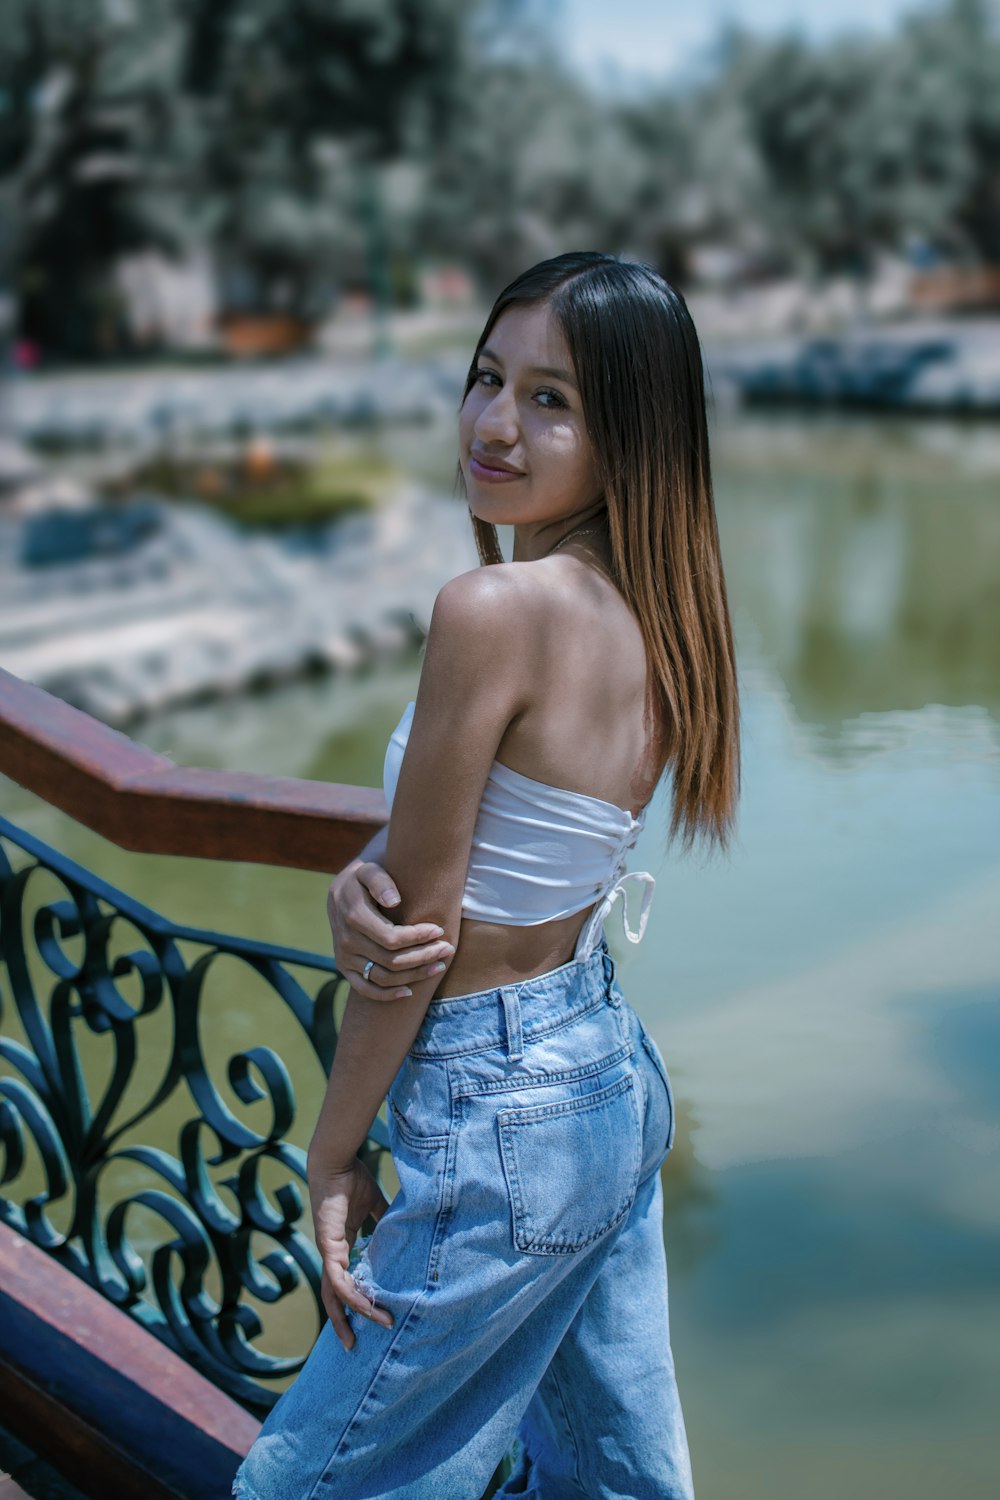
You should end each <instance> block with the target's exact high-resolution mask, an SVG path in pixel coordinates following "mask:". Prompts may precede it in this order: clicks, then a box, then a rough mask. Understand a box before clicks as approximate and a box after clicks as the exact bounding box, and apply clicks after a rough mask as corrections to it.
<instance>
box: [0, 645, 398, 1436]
mask: <svg viewBox="0 0 1000 1500" xmlns="http://www.w3.org/2000/svg"><path fill="white" fill-rule="evenodd" d="M0 772H3V773H5V774H7V775H9V776H11V777H13V779H15V780H17V781H19V782H21V783H22V784H23V785H25V786H27V787H29V788H30V789H31V790H33V791H35V792H37V793H38V794H39V795H40V796H42V797H44V798H46V800H48V801H50V802H52V803H54V804H55V805H56V806H59V807H61V808H63V809H64V810H66V811H67V812H69V813H71V814H72V816H73V817H75V818H77V819H78V820H80V821H82V822H84V823H86V824H87V825H88V826H90V827H92V828H95V829H96V830H97V831H99V832H101V833H103V834H104V835H105V836H106V837H109V838H111V839H113V840H114V841H115V842H117V843H119V844H122V845H123V846H124V847H127V848H130V849H142V850H145V851H148V852H160V853H186V854H196V855H201V856H203V857H207V858H214V859H232V860H250V861H254V862H258V863H264V864H282V865H291V866H294V867H297V868H305V869H328V870H330V871H331V872H332V871H333V870H335V869H337V868H338V866H339V865H340V864H342V863H344V862H345V861H346V860H347V859H348V858H350V857H351V855H353V854H354V853H356V852H357V849H358V848H359V847H360V845H361V844H362V843H363V842H364V839H365V838H366V837H367V836H368V834H369V833H370V832H371V831H372V830H373V829H374V828H376V827H378V826H379V824H380V823H381V822H383V821H384V818H385V806H384V801H383V799H382V797H381V794H380V793H378V792H374V791H371V790H369V789H367V788H354V787H339V786H333V785H328V784H326V783H319V782H300V781H294V780H291V779H288V778H268V777H261V776H250V775H243V774H241V773H226V772H220V771H211V772H210V771H199V770H183V769H180V768H178V767H176V766H174V765H173V764H172V763H171V762H170V761H167V760H166V759H165V758H164V757H162V756H158V755H154V754H153V752H151V751H149V750H147V749H144V748H143V747H141V746H138V745H134V744H133V743H132V742H131V741H129V740H127V739H126V738H125V737H124V736H122V735H120V734H118V733H117V732H116V731H113V730H110V729H108V728H107V727H106V726H105V725H102V724H100V723H98V722H97V721H95V720H93V719H90V718H89V717H88V716H87V715H86V714H82V713H80V712H79V711H78V710H75V709H73V708H70V707H69V706H68V705H66V704H64V703H62V702H60V701H59V700H57V699H54V698H52V697H50V695H49V694H46V693H44V692H42V691H41V690H40V689H37V688H34V687H31V686H30V685H28V684H26V683H21V682H19V681H18V680H17V679H16V678H13V677H11V676H10V674H9V673H5V672H2V671H0ZM53 885H54V886H55V887H56V890H55V892H54V893H53V889H52V888H53ZM233 965H235V966H236V973H237V974H245V975H246V982H247V984H248V985H251V986H253V987H254V988H255V989H260V988H261V986H263V993H264V995H265V997H266V998H267V1001H268V1005H269V1007H270V1005H271V1004H272V1003H273V1006H274V1011H273V1012H272V1013H271V1014H270V1015H269V1019H268V1021H267V1027H266V1035H265V1036H264V1037H263V1038H262V1039H254V1040H253V1041H252V1042H247V1040H246V1039H245V1038H243V1037H238V1036H236V1035H235V1031H236V1029H237V1028H236V1027H235V1026H234V1022H233V1012H232V1008H231V1006H230V1008H229V1009H228V1010H227V1009H226V1006H227V1003H228V1002H227V1000H226V995H227V993H228V994H229V995H230V998H231V995H232V985H233V980H232V977H231V974H232V967H233ZM220 969H225V970H227V971H229V972H230V979H229V985H228V991H227V986H226V985H225V984H217V983H216V982H215V976H216V975H217V974H218V973H219V971H220ZM346 990H347V984H346V981H345V980H344V979H343V978H342V976H341V975H340V974H339V972H338V970H337V968H336V965H335V963H334V961H333V959H328V958H325V957H323V956H321V955H318V954H314V953H308V952H302V951H299V950H296V949H291V948H281V947H277V946H274V945H270V944H266V943H261V942H256V941H254V940H252V939H247V938H240V937H233V936H228V935H225V934H221V933H217V932H210V931H203V930H200V929H196V928H190V927H182V926H178V925H175V924H173V923H171V922H170V921H168V920H167V919H166V918H164V917H163V916H161V915H159V914H158V913H156V912H154V911H152V910H150V909H149V908H147V907H146V906H143V905H141V904H140V903H139V902H137V901H135V900H133V899H132V898H131V897H130V896H128V895H127V894H126V893H124V892H122V891H119V890H116V889H115V888H114V887H113V886H111V885H109V884H108V883H107V882H105V881H103V880H102V879H101V878H100V877H99V876H97V875H95V874H93V873H92V872H90V871H88V870H86V869H84V868H83V867H81V866H80V865H78V864H75V863H74V862H73V861H72V860H70V859H68V858H66V857H65V856H64V855H63V854H61V853H59V852H58V851H57V850H55V849H52V848H50V847H48V846H47V845H46V844H44V843H42V842H41V840H39V839H37V838H35V837H34V836H33V835H31V834H29V833H26V832H24V831H23V830H21V829H19V828H17V827H16V826H15V825H14V824H13V823H11V822H9V821H8V820H7V819H2V818H0V1064H2V1067H0V1219H2V1220H3V1221H4V1222H5V1223H7V1224H8V1225H10V1226H11V1227H12V1228H14V1229H16V1230H18V1231H19V1232H20V1233H21V1234H23V1235H25V1236H26V1237H27V1238H29V1239H30V1240H32V1241H33V1242H34V1243H35V1244H37V1245H39V1246H41V1247H42V1248H43V1249H45V1250H46V1251H48V1252H49V1253H50V1254H51V1255H53V1256H55V1257H56V1258H57V1259H59V1260H60V1261H62V1262H63V1263H64V1264H66V1265H67V1266H69V1267H70V1268H71V1269H72V1270H73V1271H75V1272H76V1273H77V1274H78V1275H79V1276H81V1277H82V1278H83V1279H84V1280H85V1281H87V1282H88V1283H89V1284H91V1285H92V1286H94V1287H96V1288H97V1289H98V1290H99V1291H101V1292H102V1293H103V1294H104V1295H105V1296H106V1297H108V1298H110V1299H111V1300H112V1301H113V1302H115V1303H116V1304H118V1305H119V1306H120V1307H122V1308H124V1309H125V1310H126V1311H127V1312H128V1313H129V1314H130V1315H131V1316H132V1317H133V1318H135V1319H136V1320H137V1321H138V1322H140V1323H141V1324H142V1325H144V1326H145V1327H146V1328H147V1329H149V1330H150V1331H151V1332H152V1333H154V1334H156V1335H157V1337H159V1338H160V1339H162V1340H164V1341H165V1342H166V1343H167V1344H169V1345H170V1346H171V1347H173V1348H174V1349H175V1350H177V1351H178V1352H179V1353H180V1354H181V1355H183V1356H184V1357H185V1358H186V1359H187V1360H189V1361H190V1362H191V1363H192V1364H194V1365H195V1366H197V1367H198V1368H199V1369H200V1370H202V1371H203V1372H204V1373H205V1374H206V1375H207V1376H208V1377H209V1378H210V1379H211V1380H212V1381H214V1382H215V1383H216V1384H217V1385H219V1386H220V1387H222V1388H223V1389H224V1390H226V1391H227V1392H229V1393H230V1394H231V1395H232V1396H234V1397H235V1398H236V1399H237V1400H239V1401H240V1402H242V1403H243V1404H244V1405H246V1406H248V1407H249V1408H250V1409H251V1410H255V1411H257V1412H263V1411H265V1410H266V1409H267V1408H268V1407H269V1406H270V1405H272V1404H273V1402H274V1400H275V1399H277V1394H278V1393H277V1391H276V1390H275V1389H274V1388H273V1383H274V1382H275V1381H276V1380H277V1379H278V1378H279V1377H284V1376H287V1375H291V1374H294V1372H295V1371H296V1370H297V1369H298V1368H299V1367H300V1366H301V1364H302V1362H303V1361H304V1359H305V1357H306V1355H307V1353H308V1347H306V1348H303V1349H301V1351H294V1352H292V1353H289V1352H287V1351H286V1352H285V1353H283V1354H281V1355H274V1354H268V1353H266V1352H264V1351H263V1350H262V1349H260V1348H259V1347H257V1345H256V1344H255V1340H256V1339H257V1338H258V1337H259V1336H260V1334H261V1331H262V1323H261V1319H260V1316H259V1314H258V1311H257V1310H256V1306H255V1305H254V1304H257V1305H267V1306H273V1305H274V1304H276V1303H281V1302H282V1301H283V1299H286V1298H289V1297H292V1296H293V1295H294V1294H296V1293H300V1294H301V1293H302V1291H303V1290H304V1289H307V1290H306V1295H307V1296H309V1295H311V1298H312V1300H313V1302H314V1304H315V1310H316V1319H317V1332H318V1330H319V1328H320V1327H321V1326H322V1322H323V1320H324V1319H325V1316H326V1314H325V1312H324V1310H323V1307H322V1303H321V1301H320V1275H321V1266H320V1261H319V1257H318V1254H317V1252H316V1249H315V1245H314V1244H313V1242H312V1239H311V1238H310V1236H309V1235H308V1234H307V1233H306V1232H304V1230H303V1216H304V1214H305V1195H304V1185H305V1150H304V1147H303V1145H302V1144H296V1143H295V1142H294V1140H293V1137H294V1136H295V1135H296V1134H299V1135H301V1124H302V1122H301V1121H298V1122H296V1091H295V1087H294V1086H293V1082H292V1078H291V1076H290V1072H289V1069H288V1067H287V1066H286V1063H285V1062H284V1061H283V1060H282V1055H281V1054H282V1050H286V1051H287V1050H288V1049H289V1048H290V1049H291V1050H292V1051H293V1052H297V1053H304V1055H305V1056H306V1057H307V1058H308V1059H309V1060H310V1064H311V1063H315V1068H316V1070H317V1078H316V1080H314V1081H318V1082H319V1083H322V1081H323V1075H325V1074H326V1073H328V1072H329V1069H330V1066H331V1063H332V1060H333V1055H334V1050H335V1048H336V1043H337V1016H338V1009H339V1006H340V1004H341V1002H342V1001H343V1000H344V999H346ZM206 1020H208V1021H209V1026H208V1029H209V1030H211V1032H212V1039H207V1036H206ZM223 1023H224V1025H225V1033H226V1034H225V1038H224V1042H223V1046H222V1048H221V1051H222V1053H223V1054H224V1063H223V1062H221V1061H220V1059H219V1057H218V1056H217V1055H213V1054H218V1053H219V1051H220V1048H219V1044H218V1037H219V1034H220V1028H221V1026H222V1025H223ZM94 1038H98V1039H100V1041H99V1042H98V1043H96V1045H98V1046H100V1047H103V1049H104V1050H105V1051H106V1053H107V1057H105V1058H104V1062H103V1072H104V1074H105V1075H106V1080H105V1082H104V1084H103V1087H101V1086H100V1085H99V1084H98V1085H95V1084H94V1083H93V1081H92V1078H93V1073H94V1069H93V1068H91V1067H86V1066H85V1063H84V1055H85V1053H86V1052H87V1049H88V1046H89V1047H90V1048H93V1046H94V1045H95V1043H94V1041H93V1040H92V1039H94ZM262 1117H263V1118H262ZM154 1121H155V1122H156V1123H155V1125H154V1124H153V1122H154ZM165 1126H166V1129H167V1130H168V1131H175V1132H176V1142H177V1145H176V1150H175V1151H174V1152H171V1151H168V1150H166V1149H164V1148H163V1147H162V1146H154V1145H150V1144H148V1143H147V1142H148V1140H149V1139H154V1138H155V1139H161V1140H162V1139H166V1138H167V1136H166V1135H165V1134H164V1127H165ZM144 1135H145V1136H146V1140H145V1141H144V1139H143V1136H144ZM170 1138H171V1139H172V1138H173V1137H172V1136H171V1137H170ZM387 1152H388V1138H387V1135H386V1131H385V1127H384V1125H383V1124H382V1122H381V1120H380V1119H376V1121H375V1122H374V1124H373V1126H372V1130H371V1134H370V1136H369V1138H368V1140H367V1141H366V1143H365V1146H364V1148H363V1151H362V1155H363V1156H364V1157H365V1158H366V1159H367V1161H368V1164H369V1165H370V1166H371V1167H372V1169H373V1170H374V1171H376V1172H378V1170H379V1167H380V1165H381V1162H382V1159H383V1157H384V1156H385V1154H386V1153H387ZM123 1179H124V1180H125V1182H126V1184H127V1185H126V1188H125V1190H124V1191H121V1190H120V1187H121V1182H122V1180H123ZM115 1181H117V1182H118V1183H119V1190H118V1191H115V1190H113V1189H112V1187H111V1184H112V1183H113V1182H115ZM136 1224H138V1225H141V1229H136V1228H133V1225H136ZM151 1226H152V1227H151ZM147 1265H148V1270H147ZM310 1343H311V1341H310ZM269 1382H270V1383H271V1388H270V1389H269V1388H268V1385H269Z"/></svg>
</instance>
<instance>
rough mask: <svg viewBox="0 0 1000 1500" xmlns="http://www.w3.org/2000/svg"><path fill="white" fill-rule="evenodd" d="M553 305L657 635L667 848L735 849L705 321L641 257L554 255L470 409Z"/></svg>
mask: <svg viewBox="0 0 1000 1500" xmlns="http://www.w3.org/2000/svg"><path fill="white" fill-rule="evenodd" d="M542 302H547V303H548V305H549V306H550V308H551V309H552V312H553V314H554V315H555V317H556V319H557V320H558V323H559V326H560V328H561V329H562V332H563V335H564V337H565V339H566V343H567V345H568V346H569V350H570V354H571V355H572V358H573V366H574V369H575V372H576V378H577V383H578V385H579V389H580V397H581V403H582V406H583V416H584V421H585V423H586V426H587V432H588V435H589V437H590V441H591V444H592V446H593V448H594V452H595V454H596V458H597V463H598V466H599V472H600V475H601V478H602V481H603V485H604V494H605V499H606V502H607V508H608V530H609V535H610V542H611V568H612V579H613V581H614V583H615V584H616V585H617V587H618V588H619V589H620V591H621V593H622V594H623V596H624V598H625V599H626V601H627V602H628V604H629V606H630V607H631V609H632V611H633V613H634V614H635V617H636V619H637V621H638V623H639V628H640V630H641V631H642V637H643V641H644V642H645V646H646V660H647V662H648V663H649V667H650V675H651V684H652V689H653V693H654V702H655V705H656V709H657V711H658V713H659V716H660V720H661V722H662V724H663V725H664V727H665V729H666V737H667V743H668V745H669V751H668V755H667V761H666V766H665V768H664V769H665V770H666V769H670V770H671V771H672V777H673V787H672V809H671V816H670V824H669V829H668V835H667V837H668V841H669V840H672V839H673V838H674V837H675V836H676V835H677V833H678V832H680V833H681V834H682V842H683V847H684V848H685V849H687V848H690V846H691V844H692V843H693V842H694V839H695V837H696V835H697V834H699V833H701V834H702V835H704V836H705V837H706V838H707V839H708V840H709V841H714V842H716V843H717V844H718V845H719V846H720V847H722V848H726V847H728V844H729V840H730V837H731V834H732V829H733V825H734V822H735V815H736V803H737V799H738V797H739V791H740V730H739V719H740V708H739V693H738V688H737V680H736V658H735V651H734V648H733V636H732V628H731V625H730V620H729V607H728V601H727V597H726V583H725V578H724V576H723V571H722V557H721V552H720V548H719V532H718V525H717V522H716V517H715V502H714V500H713V495H712V475H711V467H710V464H709V454H708V424H707V420H706V414H705V386H704V377H703V371H702V356H701V347H700V345H699V342H698V335H697V333H696V331H695V327H694V323H693V322H692V320H691V314H690V313H689V312H688V309H687V305H686V303H685V301H684V299H683V297H682V296H681V295H680V293H679V292H678V291H677V290H676V289H675V288H674V287H672V286H671V285H670V284H669V283H668V282H666V281H664V279H663V277H662V276H660V275H659V273H658V272H657V271H655V270H654V269H653V268H652V266H648V265H645V264H643V263H642V262H636V261H625V260H619V259H618V258H617V256H613V255H602V254H599V253H597V252H596V251H575V252H571V253H568V254H566V255H557V256H555V257H554V258H553V259H551V260H544V261H541V262H540V263H539V264H538V265H536V266H533V267H532V268H531V269H530V270H528V271H525V272H523V273H522V274H521V275H520V276H518V277H517V278H516V279H515V280H514V281H512V282H511V283H510V285H509V286H508V287H505V288H504V290H503V291H502V292H501V293H500V295H499V297H498V298H497V300H496V302H494V304H493V307H492V309H491V311H490V315H489V317H488V319H487V321H486V327H485V328H484V329H483V332H482V335H481V337H480V339H479V343H478V344H477V345H476V352H475V355H474V356H473V359H472V363H471V365H470V367H469V373H468V377H467V379H466V383H465V391H464V393H463V396H462V402H463V404H464V402H465V398H466V396H468V394H469V391H470V390H471V389H472V386H473V384H474V382H475V370H476V366H477V365H478V363H479V355H480V351H481V349H482V347H483V345H484V344H485V343H486V340H487V339H488V338H489V336H490V333H491V331H492V329H493V326H494V324H495V323H496V321H497V319H498V318H499V317H500V315H501V313H503V312H505V311H506V309H507V308H509V307H515V306H517V307H523V306H530V305H536V304H539V303H542ZM458 482H459V486H460V488H461V487H462V474H461V468H459V471H458ZM472 523H473V528H474V531H475V537H476V545H477V547H478V549H479V557H480V560H481V562H483V563H499V562H503V560H504V559H503V554H502V553H501V551H500V543H499V541H498V539H497V531H496V527H495V526H493V525H491V524H490V523H489V522H487V521H481V520H479V519H478V517H475V516H473V518H472Z"/></svg>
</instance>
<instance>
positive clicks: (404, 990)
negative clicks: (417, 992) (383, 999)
mask: <svg viewBox="0 0 1000 1500" xmlns="http://www.w3.org/2000/svg"><path fill="white" fill-rule="evenodd" d="M412 994H413V991H412V990H411V989H408V988H407V987H406V985H404V986H403V988H402V989H401V990H396V999H397V1000H405V999H406V997H407V995H412Z"/></svg>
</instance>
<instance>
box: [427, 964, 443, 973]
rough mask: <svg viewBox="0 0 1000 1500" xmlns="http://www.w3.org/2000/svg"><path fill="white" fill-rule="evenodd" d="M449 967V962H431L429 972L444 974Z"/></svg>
mask: <svg viewBox="0 0 1000 1500" xmlns="http://www.w3.org/2000/svg"><path fill="white" fill-rule="evenodd" d="M447 967H448V965H447V964H431V966H430V968H429V969H428V970H427V972H428V974H443V973H444V971H445V969H446V968H447Z"/></svg>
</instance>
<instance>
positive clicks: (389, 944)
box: [326, 860, 455, 1000]
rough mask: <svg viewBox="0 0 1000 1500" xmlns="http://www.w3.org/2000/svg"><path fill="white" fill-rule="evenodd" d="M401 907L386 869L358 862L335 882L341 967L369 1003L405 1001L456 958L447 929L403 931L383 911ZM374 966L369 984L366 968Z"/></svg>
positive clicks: (332, 903)
mask: <svg viewBox="0 0 1000 1500" xmlns="http://www.w3.org/2000/svg"><path fill="white" fill-rule="evenodd" d="M398 905H399V892H398V891H397V890H396V887H395V886H394V885H393V883H392V880H391V878H390V876H389V875H387V874H386V872H385V870H383V868H382V866H381V865H377V864H375V863H374V861H372V860H367V861H361V860H353V861H352V862H351V864H349V865H347V866H346V868H345V869H343V870H341V872H340V874H339V875H338V876H337V877H336V879H335V880H334V881H333V882H332V883H331V885H330V889H329V891H328V892H327V898H326V914H327V917H328V918H329V922H330V933H331V936H332V938H333V951H334V954H335V955H336V959H337V967H338V968H339V970H340V972H341V973H342V974H343V975H344V977H345V979H348V980H349V981H350V984H351V988H352V989H353V990H355V991H356V992H357V993H358V994H359V995H363V996H364V997H365V999H366V1000H400V999H403V998H405V997H406V996H407V995H410V994H412V991H411V989H410V985H411V984H413V983H414V982H415V981H417V980H420V979H428V978H430V977H431V976H433V975H438V974H443V973H444V971H445V969H446V968H447V967H448V965H449V963H450V962H451V960H452V959H453V958H454V956H455V949H454V948H453V947H452V945H451V943H449V942H447V941H445V940H444V928H443V927H438V926H436V925H435V924H434V923H433V922H420V923H418V924H417V925H416V926H412V927H397V926H396V925H395V923H393V922H391V921H390V920H389V918H388V917H386V916H383V914H382V912H381V911H380V910H379V908H380V907H386V908H392V907H393V906H398ZM369 959H371V960H372V967H371V969H370V970H369V971H368V978H367V979H365V978H364V975H363V970H364V967H365V964H366V963H367V962H368V961H369Z"/></svg>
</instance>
